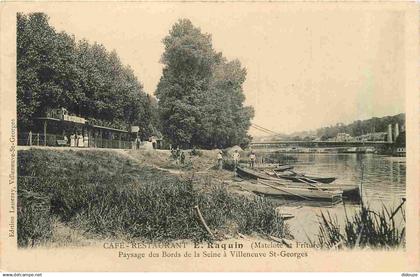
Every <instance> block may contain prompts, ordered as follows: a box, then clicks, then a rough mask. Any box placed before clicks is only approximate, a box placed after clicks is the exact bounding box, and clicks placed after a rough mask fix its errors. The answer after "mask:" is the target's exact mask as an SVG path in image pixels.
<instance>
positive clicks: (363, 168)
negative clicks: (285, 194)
mask: <svg viewBox="0 0 420 277" xmlns="http://www.w3.org/2000/svg"><path fill="white" fill-rule="evenodd" d="M287 155H289V156H294V157H296V158H297V162H296V164H295V168H294V171H296V172H304V173H306V174H307V175H309V174H311V173H313V174H316V175H323V176H334V177H337V180H336V181H335V183H338V184H339V183H352V184H360V183H362V194H363V201H364V203H365V204H367V205H369V206H370V207H371V208H372V209H374V210H377V211H381V210H382V207H383V206H384V205H385V206H386V207H387V208H391V209H393V208H396V207H397V206H398V205H399V204H400V203H401V200H402V198H403V197H405V187H406V184H405V183H406V182H405V180H406V179H405V178H406V163H405V158H400V157H388V156H381V155H376V154H287ZM362 175H363V180H362ZM272 201H274V202H275V203H278V204H279V206H280V207H281V209H283V210H285V211H287V212H291V213H292V214H294V215H295V218H294V219H291V220H288V221H287V222H288V223H289V226H290V229H291V231H292V234H293V235H294V236H295V239H296V240H299V241H308V237H309V238H310V239H311V240H314V239H315V240H316V237H317V234H318V228H319V224H318V223H319V221H318V219H319V215H320V213H321V212H324V213H325V212H327V211H328V212H329V213H330V214H331V215H332V217H336V218H337V220H338V222H339V223H341V226H343V223H344V219H345V213H347V215H348V216H351V215H352V214H353V213H354V212H355V210H356V209H357V208H358V207H359V203H355V202H348V201H344V203H340V204H336V205H333V206H332V205H331V204H329V203H317V202H315V201H311V202H302V201H294V202H291V201H288V202H286V201H283V200H279V199H272ZM402 220H403V219H402V218H397V223H398V222H401V221H402Z"/></svg>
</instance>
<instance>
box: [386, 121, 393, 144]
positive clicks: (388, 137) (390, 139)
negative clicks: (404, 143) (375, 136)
mask: <svg viewBox="0 0 420 277" xmlns="http://www.w3.org/2000/svg"><path fill="white" fill-rule="evenodd" d="M387 142H392V125H391V124H388V136H387Z"/></svg>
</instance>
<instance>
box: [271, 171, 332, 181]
mask: <svg viewBox="0 0 420 277" xmlns="http://www.w3.org/2000/svg"><path fill="white" fill-rule="evenodd" d="M277 177H279V178H282V179H285V180H289V181H292V182H297V183H323V184H329V183H332V182H334V181H335V180H336V179H337V178H335V177H322V176H313V175H305V174H301V173H296V172H290V173H289V174H281V175H279V174H277Z"/></svg>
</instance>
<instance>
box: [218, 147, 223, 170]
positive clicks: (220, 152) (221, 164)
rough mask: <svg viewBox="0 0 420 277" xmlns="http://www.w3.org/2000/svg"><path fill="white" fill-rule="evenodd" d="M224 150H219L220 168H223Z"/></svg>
mask: <svg viewBox="0 0 420 277" xmlns="http://www.w3.org/2000/svg"><path fill="white" fill-rule="evenodd" d="M222 153H223V152H222V150H219V153H218V154H217V167H218V169H219V170H222V168H223V156H222Z"/></svg>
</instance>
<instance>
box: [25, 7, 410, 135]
mask: <svg viewBox="0 0 420 277" xmlns="http://www.w3.org/2000/svg"><path fill="white" fill-rule="evenodd" d="M343 7H345V5H341V8H340V9H337V8H336V7H335V6H334V5H333V4H331V5H324V6H322V5H318V6H317V5H312V6H311V8H308V6H303V5H298V4H297V5H296V4H295V5H286V4H285V3H255V2H254V3H244V2H242V3H198V2H197V3H179V2H178V3H146V2H142V3H130V2H125V3H101V5H99V4H95V3H78V4H77V5H75V4H72V5H71V4H68V3H67V4H65V3H64V4H59V3H54V4H51V5H43V6H42V8H41V6H40V8H39V9H38V11H42V12H46V13H47V14H48V15H49V17H50V24H51V25H52V26H54V27H55V28H56V30H58V31H65V32H67V33H69V34H74V35H75V37H76V39H82V38H85V39H87V40H88V41H90V42H92V43H93V42H95V41H96V42H98V43H101V44H103V45H104V46H105V47H106V48H107V49H108V50H110V51H111V50H113V49H115V50H116V51H117V53H118V55H119V56H120V58H121V60H122V62H123V63H124V64H128V65H130V66H131V67H132V68H133V70H134V72H135V74H136V76H137V77H138V79H139V80H140V82H141V83H142V84H143V86H144V89H145V91H146V92H147V93H150V94H153V93H154V91H155V89H156V86H157V83H158V82H159V79H160V76H161V74H162V64H161V63H160V57H161V55H162V53H163V50H164V48H163V44H162V39H163V38H164V37H165V36H166V35H167V34H168V32H169V30H170V28H171V26H172V25H173V24H174V23H175V22H176V21H177V20H178V19H179V18H188V19H190V20H191V21H192V23H193V24H194V25H195V26H197V27H199V28H201V30H202V32H205V33H210V34H211V35H212V41H213V47H214V48H215V49H216V50H217V51H221V52H223V54H224V56H225V57H227V58H228V59H239V60H240V61H241V63H242V65H243V66H244V67H246V69H247V79H246V81H245V83H244V86H243V89H244V94H245V96H246V102H245V104H246V105H251V106H253V107H254V109H255V117H254V119H253V120H252V122H253V123H255V124H258V125H261V126H263V127H265V128H267V129H270V130H273V131H275V132H279V133H292V132H296V131H303V130H311V129H316V128H319V127H323V126H329V125H331V124H336V123H338V122H342V123H351V122H352V121H354V120H358V119H367V118H370V117H373V116H378V117H381V116H386V115H395V114H398V113H401V112H404V109H405V107H404V103H405V99H404V95H405V87H404V83H405V72H404V65H405V64H404V59H405V57H404V37H405V30H404V20H405V18H404V14H403V13H401V12H398V11H395V10H386V9H377V8H376V9H361V8H357V7H356V8H343ZM23 12H25V10H23ZM250 134H251V135H254V136H259V135H263V134H264V133H261V132H259V131H256V130H255V129H253V128H251V129H250Z"/></svg>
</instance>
